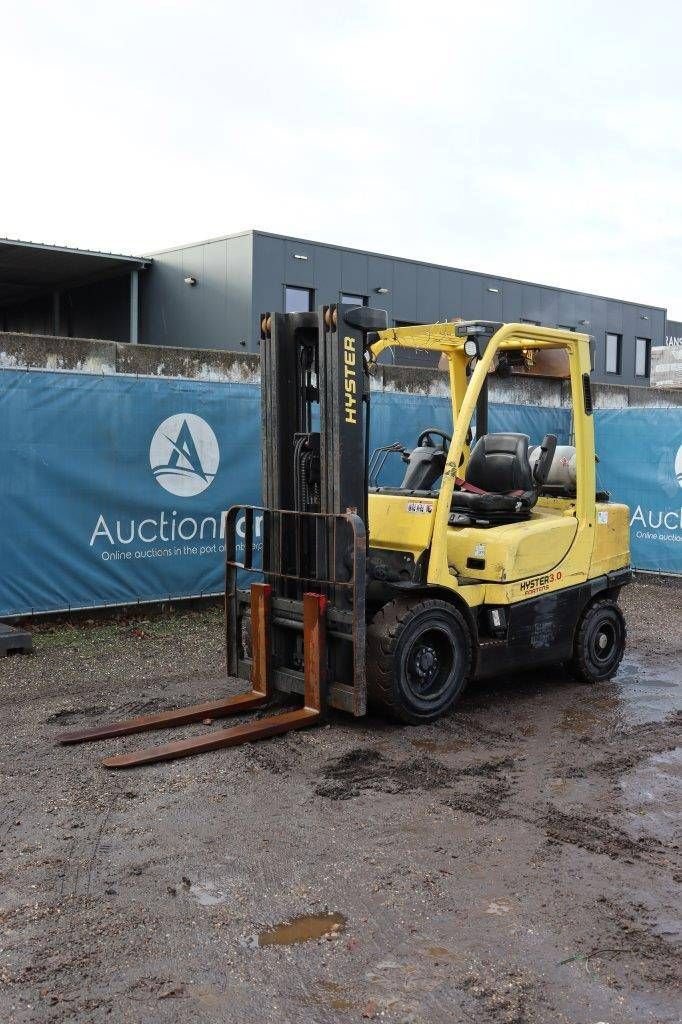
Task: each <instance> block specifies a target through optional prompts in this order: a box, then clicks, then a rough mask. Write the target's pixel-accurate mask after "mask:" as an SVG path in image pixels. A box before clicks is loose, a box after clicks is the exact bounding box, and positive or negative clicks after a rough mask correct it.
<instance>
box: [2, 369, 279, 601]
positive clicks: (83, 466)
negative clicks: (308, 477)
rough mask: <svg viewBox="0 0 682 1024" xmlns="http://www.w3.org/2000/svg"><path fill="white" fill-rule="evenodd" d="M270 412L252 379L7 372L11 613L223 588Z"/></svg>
mask: <svg viewBox="0 0 682 1024" xmlns="http://www.w3.org/2000/svg"><path fill="white" fill-rule="evenodd" d="M259 410H260V395H259V389H258V388H257V387H255V386H249V385H243V384H242V385H239V384H223V383H221V384H207V383H205V382H199V381H188V380H181V381H177V380H169V379H151V378H132V377H122V376H121V377H114V376H111V377H97V376H90V375H87V374H70V373H63V374H62V373H44V372H29V373H22V372H15V371H4V372H2V373H0V437H2V493H1V494H0V566H1V570H0V615H9V614H16V613H26V612H31V611H51V610H57V609H64V608H80V607H88V606H93V607H94V606H98V605H106V604H119V603H127V602H133V601H138V600H139V601H149V600H160V599H165V598H174V597H186V596H192V595H201V594H209V593H217V592H219V591H220V590H221V588H222V586H223V575H224V569H223V562H224V543H223V542H224V536H223V535H224V528H223V522H222V513H223V512H224V510H225V509H227V508H228V507H229V506H230V504H231V503H232V502H233V501H236V500H241V501H244V502H246V503H258V501H259V500H260V412H259Z"/></svg>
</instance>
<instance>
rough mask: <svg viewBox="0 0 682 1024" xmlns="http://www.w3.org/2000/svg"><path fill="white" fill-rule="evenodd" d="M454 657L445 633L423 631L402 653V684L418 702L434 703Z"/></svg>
mask: <svg viewBox="0 0 682 1024" xmlns="http://www.w3.org/2000/svg"><path fill="white" fill-rule="evenodd" d="M456 663H457V655H456V652H455V650H454V648H453V645H452V641H451V639H450V637H449V636H448V634H447V632H446V631H445V630H442V629H438V628H435V627H425V628H424V629H423V630H421V631H420V632H419V633H418V634H417V635H416V636H414V637H413V638H412V640H411V642H410V644H409V646H408V648H407V650H406V652H405V662H404V664H405V681H406V683H407V685H408V687H409V689H410V691H411V692H412V694H413V695H414V696H415V697H416V698H417V699H418V700H419V701H435V700H438V698H439V697H440V696H441V695H442V693H443V692H444V691H445V690H446V689H447V687H448V684H449V682H450V679H451V678H452V674H453V670H454V669H455V667H456Z"/></svg>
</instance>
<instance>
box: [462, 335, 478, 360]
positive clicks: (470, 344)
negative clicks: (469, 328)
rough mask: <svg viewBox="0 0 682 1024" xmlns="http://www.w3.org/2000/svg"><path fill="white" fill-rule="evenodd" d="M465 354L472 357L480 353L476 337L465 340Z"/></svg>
mask: <svg viewBox="0 0 682 1024" xmlns="http://www.w3.org/2000/svg"><path fill="white" fill-rule="evenodd" d="M464 354H465V355H466V356H469V358H470V359H472V358H473V357H474V356H477V355H478V342H477V341H476V339H475V338H467V340H466V341H465V342H464Z"/></svg>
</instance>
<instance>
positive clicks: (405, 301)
mask: <svg viewBox="0 0 682 1024" xmlns="http://www.w3.org/2000/svg"><path fill="white" fill-rule="evenodd" d="M393 316H394V318H395V319H396V320H404V321H405V322H406V323H416V322H417V268H416V267H415V265H414V264H413V263H398V262H396V264H395V266H394V268H393Z"/></svg>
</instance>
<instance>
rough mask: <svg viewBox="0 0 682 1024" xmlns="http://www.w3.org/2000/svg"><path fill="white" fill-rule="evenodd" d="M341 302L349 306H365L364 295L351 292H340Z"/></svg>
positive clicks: (365, 297)
mask: <svg viewBox="0 0 682 1024" xmlns="http://www.w3.org/2000/svg"><path fill="white" fill-rule="evenodd" d="M341 302H342V304H343V303H345V304H346V305H349V306H366V305H367V296H366V295H353V294H352V293H351V292H341Z"/></svg>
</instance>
